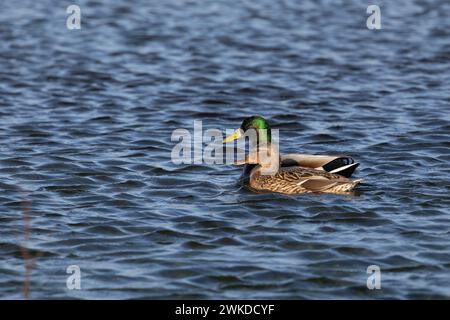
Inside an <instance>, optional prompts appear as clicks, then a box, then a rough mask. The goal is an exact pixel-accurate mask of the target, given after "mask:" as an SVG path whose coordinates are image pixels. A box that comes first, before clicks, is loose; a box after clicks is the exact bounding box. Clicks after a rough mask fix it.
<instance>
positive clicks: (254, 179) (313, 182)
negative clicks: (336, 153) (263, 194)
mask: <svg viewBox="0 0 450 320" xmlns="http://www.w3.org/2000/svg"><path fill="white" fill-rule="evenodd" d="M358 182H359V181H357V182H356V183H355V182H354V181H352V180H350V179H347V178H345V177H343V176H341V175H339V174H335V173H329V172H326V171H323V170H315V169H310V168H304V167H299V166H291V167H284V168H280V170H279V171H278V173H277V174H275V175H261V173H260V172H259V170H255V171H254V172H253V173H252V176H251V179H250V184H251V185H252V187H254V188H256V189H265V190H271V191H275V192H282V193H290V194H292V193H302V192H308V191H309V192H320V191H324V192H329V191H331V190H336V191H341V189H342V190H345V191H348V190H351V189H352V188H353V187H354V186H355V185H356V184H357V183H358Z"/></svg>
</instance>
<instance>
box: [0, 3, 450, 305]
mask: <svg viewBox="0 0 450 320" xmlns="http://www.w3.org/2000/svg"><path fill="white" fill-rule="evenodd" d="M69 4H71V3H70V2H61V1H51V0H42V1H32V0H29V1H28V0H17V1H3V2H2V4H1V5H0V40H1V41H0V138H1V144H0V190H1V194H0V209H1V210H0V230H1V237H0V257H1V259H0V297H1V298H23V297H24V294H23V292H22V291H23V290H22V287H23V283H24V281H25V282H26V275H25V265H27V264H28V263H29V259H24V253H25V256H26V253H27V252H28V254H29V255H30V256H38V258H37V259H36V260H35V265H34V267H33V268H32V270H31V276H30V279H31V283H30V291H29V298H31V299H48V298H82V299H91V298H94V299H100V298H114V299H116V298H120V299H129V298H289V299H291V298H293V299H300V298H308V299H317V298H326V299H342V298H346V299H347V298H349V299H353V298H361V299H372V298H378V299H379V298H383V299H384V298H395V299H411V298H447V299H448V298H450V276H449V274H450V252H449V240H450V216H449V213H450V212H449V206H450V197H449V191H450V183H449V180H450V170H449V161H450V152H449V147H450V142H449V141H450V139H449V132H450V107H449V105H450V90H449V88H450V3H449V2H448V1H445V0H436V1H412V0H411V1H409V0H403V1H395V3H394V2H393V1H389V2H388V1H379V2H377V3H374V4H379V5H380V7H381V16H382V29H381V30H368V29H367V28H366V18H367V17H368V14H366V8H367V6H368V5H369V4H372V3H367V2H365V1H331V0H330V1H312V0H311V1H294V0H292V1H291V0H285V1H272V0H260V1H225V0H224V1H219V0H216V1H208V2H206V1H189V0H168V1H160V0H155V1H144V0H137V1H88V0H79V1H76V4H78V5H79V6H80V7H81V14H82V17H81V27H82V28H81V30H67V28H66V17H67V14H66V12H65V11H66V7H67V6H68V5H69ZM253 114H261V115H263V116H264V117H266V118H267V119H268V121H269V122H270V123H271V124H272V126H273V127H275V128H279V129H280V140H281V151H283V152H302V153H317V154H337V153H344V154H349V155H352V156H353V157H355V159H356V160H357V161H359V162H360V163H361V166H360V168H359V169H358V170H357V171H356V173H355V175H354V176H355V177H356V178H362V179H364V184H362V185H361V186H359V187H358V189H357V192H356V193H355V195H353V196H338V195H329V194H326V195H325V194H324V195H318V194H308V195H298V196H285V195H276V194H253V193H251V192H249V191H247V190H245V189H241V188H240V186H239V185H237V184H236V180H237V178H238V176H239V174H240V169H239V168H236V167H232V166H227V165H206V164H198V165H194V164H191V165H189V164H188V165H181V166H180V165H175V164H173V163H172V162H171V159H170V153H171V150H172V148H173V147H174V145H175V142H172V141H171V139H170V137H171V133H172V131H173V130H174V129H177V128H186V129H188V130H190V131H191V132H192V131H193V121H194V120H202V121H203V126H204V128H205V129H207V128H219V129H223V130H225V129H226V128H235V127H238V126H239V125H240V123H241V121H242V119H243V118H244V117H246V116H250V115H253ZM27 219H29V220H27ZM27 221H28V222H29V229H27V227H26V223H27ZM26 237H28V239H26ZM69 265H78V266H79V267H80V268H81V287H82V288H81V290H69V289H67V287H66V279H67V277H68V276H69V275H68V274H66V268H67V267H68V266H69ZM369 265H378V266H379V267H380V268H381V287H382V288H381V290H369V289H368V288H367V287H366V280H367V277H368V274H367V273H366V269H367V267H368V266H369Z"/></svg>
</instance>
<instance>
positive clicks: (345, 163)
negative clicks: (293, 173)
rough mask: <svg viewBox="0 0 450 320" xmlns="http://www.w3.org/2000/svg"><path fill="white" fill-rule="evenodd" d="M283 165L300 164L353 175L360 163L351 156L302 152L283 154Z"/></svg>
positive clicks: (342, 174)
mask: <svg viewBox="0 0 450 320" xmlns="http://www.w3.org/2000/svg"><path fill="white" fill-rule="evenodd" d="M280 157H281V167H290V166H300V167H306V168H313V169H316V170H323V171H327V172H331V173H337V174H339V175H341V176H344V177H347V178H349V177H351V175H352V174H353V172H354V171H355V169H356V168H357V167H358V166H359V163H357V162H355V160H354V159H353V158H352V157H349V156H327V155H311V154H300V153H289V154H282V155H281V156H280Z"/></svg>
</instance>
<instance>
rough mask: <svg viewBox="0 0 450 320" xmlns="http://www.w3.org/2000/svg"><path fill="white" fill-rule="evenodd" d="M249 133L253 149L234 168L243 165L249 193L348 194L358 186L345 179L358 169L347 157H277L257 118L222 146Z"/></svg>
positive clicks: (263, 123)
mask: <svg viewBox="0 0 450 320" xmlns="http://www.w3.org/2000/svg"><path fill="white" fill-rule="evenodd" d="M251 132H255V133H256V134H255V135H256V147H255V148H253V149H251V151H250V153H249V154H248V155H246V156H245V158H244V159H243V160H242V161H238V162H236V163H235V164H237V165H239V164H245V166H244V171H243V174H242V178H243V180H244V181H245V182H246V183H248V185H249V186H250V187H251V188H252V189H255V190H259V191H273V192H279V193H287V194H295V193H305V192H325V193H347V192H349V191H351V190H353V188H354V187H355V186H356V185H357V184H358V183H360V182H361V180H350V179H348V177H349V176H351V174H352V173H353V171H354V170H355V169H356V167H358V165H359V164H358V163H355V162H354V160H353V159H352V158H350V157H348V156H313V155H304V154H286V155H280V153H279V152H278V147H277V146H276V144H275V143H274V144H272V132H271V128H270V126H269V124H268V123H267V121H266V120H265V119H264V118H263V117H260V116H253V117H249V118H246V119H244V121H243V122H242V124H241V127H240V128H239V129H237V130H236V131H235V132H234V133H233V134H232V135H230V136H228V137H227V138H225V140H223V142H224V143H227V142H230V141H233V140H236V139H239V138H241V137H243V136H249V135H248V134H247V133H251Z"/></svg>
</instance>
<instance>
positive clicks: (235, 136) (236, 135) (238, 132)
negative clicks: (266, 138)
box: [223, 128, 242, 143]
mask: <svg viewBox="0 0 450 320" xmlns="http://www.w3.org/2000/svg"><path fill="white" fill-rule="evenodd" d="M241 131H242V130H241V129H240V128H239V129H237V130H236V131H235V132H234V133H233V134H232V135H229V136H228V137H226V138H225V139H224V140H223V143H227V142H230V141H234V140H237V139H239V138H240V137H242V133H241Z"/></svg>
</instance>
